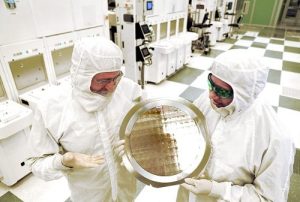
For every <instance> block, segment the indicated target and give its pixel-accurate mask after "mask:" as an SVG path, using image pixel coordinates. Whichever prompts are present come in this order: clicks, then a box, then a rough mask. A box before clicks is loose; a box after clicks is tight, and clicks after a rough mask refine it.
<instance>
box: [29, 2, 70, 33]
mask: <svg viewBox="0 0 300 202" xmlns="http://www.w3.org/2000/svg"><path fill="white" fill-rule="evenodd" d="M30 2H31V6H32V12H33V16H34V20H35V22H36V28H37V35H38V36H50V35H54V34H59V33H65V32H70V31H73V29H74V24H73V16H72V15H73V14H72V12H73V11H72V1H71V0H64V1H61V0H42V1H41V0H30ZM74 15H76V14H74Z"/></svg>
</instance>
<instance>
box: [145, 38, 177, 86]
mask: <svg viewBox="0 0 300 202" xmlns="http://www.w3.org/2000/svg"><path fill="white" fill-rule="evenodd" d="M150 47H151V48H153V52H152V54H153V55H152V65H151V66H149V67H147V68H146V71H147V81H149V82H153V83H159V82H161V81H163V80H164V79H165V78H166V77H167V68H168V57H167V54H169V53H171V52H172V51H173V50H174V48H173V47H172V46H171V45H167V44H165V45H164V44H160V43H153V44H151V45H150Z"/></svg>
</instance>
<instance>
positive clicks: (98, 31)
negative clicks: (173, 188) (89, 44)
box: [76, 26, 109, 39]
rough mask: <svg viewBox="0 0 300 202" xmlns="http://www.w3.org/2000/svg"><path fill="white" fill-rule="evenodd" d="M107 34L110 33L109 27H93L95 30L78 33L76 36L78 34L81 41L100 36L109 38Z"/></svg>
mask: <svg viewBox="0 0 300 202" xmlns="http://www.w3.org/2000/svg"><path fill="white" fill-rule="evenodd" d="M107 32H108V27H106V26H99V27H93V28H89V29H84V30H80V31H77V32H76V34H77V39H81V38H83V37H98V36H103V37H106V38H109V35H107Z"/></svg>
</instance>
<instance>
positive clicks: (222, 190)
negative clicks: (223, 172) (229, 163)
mask: <svg viewBox="0 0 300 202" xmlns="http://www.w3.org/2000/svg"><path fill="white" fill-rule="evenodd" d="M230 192H231V183H230V182H221V183H219V182H216V181H212V188H211V191H210V193H209V196H212V197H214V198H218V199H228V198H230Z"/></svg>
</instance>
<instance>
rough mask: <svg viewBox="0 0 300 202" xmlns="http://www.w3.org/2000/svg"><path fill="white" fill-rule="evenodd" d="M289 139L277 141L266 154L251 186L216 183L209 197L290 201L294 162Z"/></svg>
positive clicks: (291, 144)
mask: <svg viewBox="0 0 300 202" xmlns="http://www.w3.org/2000/svg"><path fill="white" fill-rule="evenodd" d="M294 152H295V150H294V145H293V142H292V141H291V140H290V139H286V138H285V139H275V140H273V141H272V142H271V143H270V145H269V148H268V149H267V150H266V151H265V153H264V155H263V157H262V162H261V165H260V167H259V168H257V171H256V172H255V175H256V176H255V178H254V181H253V183H252V184H245V185H244V186H238V185H230V184H229V183H223V182H221V183H213V186H212V191H211V193H210V195H213V196H216V197H221V198H224V199H226V197H229V198H227V199H230V201H287V196H288V190H289V183H290V177H291V174H292V166H293V159H294Z"/></svg>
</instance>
